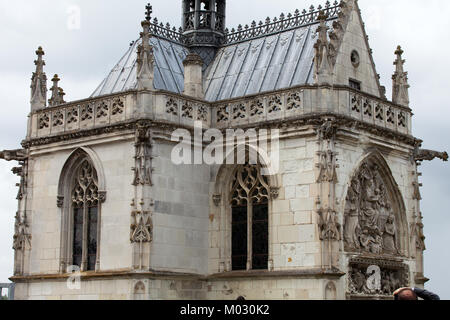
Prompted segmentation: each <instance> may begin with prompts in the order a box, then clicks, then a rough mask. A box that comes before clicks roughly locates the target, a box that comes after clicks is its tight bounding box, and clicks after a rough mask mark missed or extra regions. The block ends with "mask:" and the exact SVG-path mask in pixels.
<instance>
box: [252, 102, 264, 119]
mask: <svg viewBox="0 0 450 320" xmlns="http://www.w3.org/2000/svg"><path fill="white" fill-rule="evenodd" d="M263 114H264V102H263V100H262V99H255V100H252V101H251V102H250V117H256V116H262V115H263Z"/></svg>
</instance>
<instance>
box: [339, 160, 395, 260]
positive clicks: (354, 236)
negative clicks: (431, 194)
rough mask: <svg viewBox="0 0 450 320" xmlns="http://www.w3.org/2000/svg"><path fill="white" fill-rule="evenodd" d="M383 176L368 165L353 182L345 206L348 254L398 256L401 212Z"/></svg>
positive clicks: (377, 167)
mask: <svg viewBox="0 0 450 320" xmlns="http://www.w3.org/2000/svg"><path fill="white" fill-rule="evenodd" d="M395 210H396V206H395V204H394V203H393V201H392V195H391V194H390V193H389V192H388V188H387V185H386V184H385V181H384V180H383V178H382V176H381V174H380V167H379V165H378V164H376V163H374V162H372V161H366V162H364V163H363V164H362V166H361V168H360V169H359V171H358V172H357V174H356V175H355V177H354V178H353V180H352V182H351V186H350V187H349V190H348V193H347V198H346V206H345V228H344V243H345V250H346V251H348V252H362V253H370V254H378V255H379V254H389V255H398V254H399V252H400V251H399V249H400V248H399V247H400V246H399V239H400V238H399V224H398V221H397V220H398V218H397V217H398V215H396V213H397V214H398V212H395Z"/></svg>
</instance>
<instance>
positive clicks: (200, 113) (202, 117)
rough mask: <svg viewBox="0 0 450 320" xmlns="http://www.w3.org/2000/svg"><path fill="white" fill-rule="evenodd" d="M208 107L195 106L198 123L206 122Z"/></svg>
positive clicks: (202, 105)
mask: <svg viewBox="0 0 450 320" xmlns="http://www.w3.org/2000/svg"><path fill="white" fill-rule="evenodd" d="M208 115H209V113H208V107H207V106H206V105H204V104H201V105H198V106H197V120H198V121H204V122H207V121H208Z"/></svg>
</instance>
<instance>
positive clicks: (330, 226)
mask: <svg viewBox="0 0 450 320" xmlns="http://www.w3.org/2000/svg"><path fill="white" fill-rule="evenodd" d="M317 212H318V214H319V221H318V224H319V230H320V234H319V237H320V240H336V241H339V240H341V224H340V223H339V218H338V215H337V213H336V211H334V210H330V209H325V210H322V209H319V210H318V211H317Z"/></svg>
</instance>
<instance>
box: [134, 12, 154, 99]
mask: <svg viewBox="0 0 450 320" xmlns="http://www.w3.org/2000/svg"><path fill="white" fill-rule="evenodd" d="M150 11H151V9H150V10H149V12H150ZM141 25H142V32H141V44H140V45H139V46H138V48H137V56H138V58H137V61H136V63H137V74H136V80H137V88H138V90H153V78H154V56H153V47H152V46H151V45H150V32H149V31H150V25H151V23H150V16H149V15H147V16H146V17H145V20H143V21H142V23H141Z"/></svg>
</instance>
